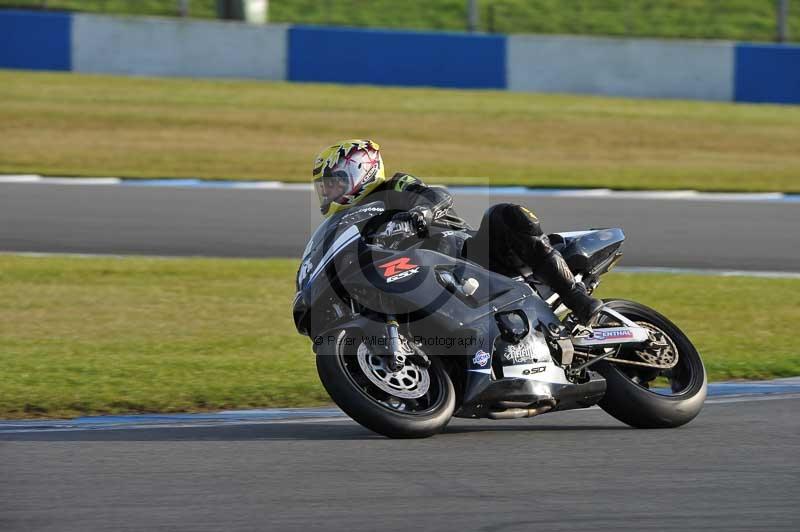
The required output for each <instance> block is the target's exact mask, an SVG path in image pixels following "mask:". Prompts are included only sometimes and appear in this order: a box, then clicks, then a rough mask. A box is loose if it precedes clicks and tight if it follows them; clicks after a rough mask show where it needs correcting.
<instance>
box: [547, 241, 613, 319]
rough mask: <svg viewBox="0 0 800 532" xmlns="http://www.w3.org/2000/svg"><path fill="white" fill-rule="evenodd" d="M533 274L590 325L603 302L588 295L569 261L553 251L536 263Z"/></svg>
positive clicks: (577, 316)
mask: <svg viewBox="0 0 800 532" xmlns="http://www.w3.org/2000/svg"><path fill="white" fill-rule="evenodd" d="M533 273H534V275H535V276H536V278H538V279H539V280H541V281H542V282H544V283H546V284H547V285H548V286H550V288H552V289H553V291H554V292H555V293H557V294H558V295H559V297H561V302H562V303H564V305H566V307H567V308H568V309H570V310H571V311H572V313H573V314H574V315H575V317H576V318H578V321H579V322H580V323H582V324H587V323H589V320H591V319H592V316H594V315H595V314H597V312H598V311H599V310H600V308H601V307H602V306H603V302H602V301H600V300H599V299H595V298H593V297H591V296H590V295H589V294H587V293H586V288H585V287H584V286H583V284H581V283H578V282H576V281H575V277H574V276H573V275H572V271H571V270H570V269H569V266H567V261H565V260H564V257H562V256H561V253H559V252H558V251H557V250H555V249H552V250H550V252H549V253H548V254H547V255H545V257H544V258H542V259H539V260H538V261H536V264H534V267H533Z"/></svg>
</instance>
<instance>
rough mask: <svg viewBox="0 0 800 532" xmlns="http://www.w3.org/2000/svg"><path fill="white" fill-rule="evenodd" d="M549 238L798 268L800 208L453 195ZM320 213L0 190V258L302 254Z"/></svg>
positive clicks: (163, 195) (262, 203)
mask: <svg viewBox="0 0 800 532" xmlns="http://www.w3.org/2000/svg"><path fill="white" fill-rule="evenodd" d="M502 201H512V202H518V203H519V202H522V203H525V204H528V205H530V206H532V207H533V208H534V210H535V211H536V212H537V214H538V215H539V217H540V219H541V220H542V223H543V225H544V228H545V230H547V231H549V232H555V231H568V230H579V229H586V228H590V227H622V228H623V229H624V230H625V233H626V235H627V237H628V239H627V242H626V245H625V248H624V251H625V257H624V259H623V261H622V265H624V266H662V267H676V268H715V269H742V270H774V271H794V272H796V271H800V231H798V230H797V228H798V227H800V203H778V202H767V201H763V202H761V201H749V202H745V201H738V202H734V201H723V200H720V201H697V200H680V199H636V200H633V199H627V198H615V197H598V198H569V197H520V196H508V195H491V196H481V195H465V194H456V206H457V210H458V212H459V213H460V214H461V215H462V216H464V217H465V218H467V220H468V221H469V222H470V223H472V224H473V225H475V226H477V224H478V222H479V220H480V216H481V213H482V212H483V211H484V210H485V209H486V208H487V207H488V206H489V205H492V204H494V203H498V202H502ZM319 221H320V217H319V215H318V209H317V207H316V205H315V197H314V196H313V193H311V192H309V191H307V190H281V189H264V190H231V189H214V188H177V187H175V188H173V187H136V186H113V185H112V186H101V185H98V186H76V185H52V184H48V185H42V184H0V250H2V251H26V252H70V253H111V254H143V255H189V256H193V255H199V256H222V257H299V256H300V254H301V253H302V250H303V248H304V247H305V243H306V241H307V240H308V237H309V235H310V234H311V232H312V231H313V229H314V228H315V227H316V226H317V225H318V223H319Z"/></svg>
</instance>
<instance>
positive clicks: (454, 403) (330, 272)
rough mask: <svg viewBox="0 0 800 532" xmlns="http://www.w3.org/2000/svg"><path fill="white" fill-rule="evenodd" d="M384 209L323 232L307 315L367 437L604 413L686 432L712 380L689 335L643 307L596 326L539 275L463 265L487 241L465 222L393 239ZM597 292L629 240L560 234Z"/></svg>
mask: <svg viewBox="0 0 800 532" xmlns="http://www.w3.org/2000/svg"><path fill="white" fill-rule="evenodd" d="M391 214H392V213H391V212H387V211H386V210H385V209H384V206H383V204H382V203H380V202H374V203H369V204H366V205H363V206H360V207H358V208H352V209H350V210H348V211H344V212H342V213H338V214H336V215H334V216H332V217H330V218H329V219H327V220H326V221H325V222H324V223H323V224H322V225H320V227H319V228H318V229H317V230H316V231H315V232H314V234H313V235H312V237H311V240H310V241H309V243H308V246H307V247H306V250H305V252H304V254H303V258H302V262H301V266H300V269H299V271H298V274H297V290H298V291H297V294H296V296H295V299H294V304H293V313H294V322H295V325H296V327H297V330H298V331H299V332H300V333H301V334H304V335H307V336H309V337H310V338H312V340H313V343H314V351H315V353H316V355H317V356H316V361H317V370H318V373H319V377H320V379H321V381H322V384H323V385H324V386H325V389H326V390H327V391H328V393H329V394H330V396H331V398H332V399H333V400H334V401H335V402H336V404H337V405H338V406H339V407H340V408H341V409H342V410H344V411H345V412H346V413H347V414H348V415H349V416H350V417H352V418H353V419H354V420H356V421H357V422H358V423H360V424H361V425H363V426H365V427H367V428H369V429H371V430H373V431H375V432H378V433H380V434H384V435H386V436H389V437H393V438H417V437H427V436H431V435H433V434H436V433H437V432H440V431H441V430H442V429H443V428H444V427H445V425H447V423H448V421H449V420H450V418H451V417H453V416H457V417H466V418H490V419H512V418H522V417H531V416H535V415H539V414H543V413H545V412H555V411H559V410H569V409H574V408H586V407H589V406H592V405H594V404H598V405H599V406H600V407H601V408H602V409H603V410H605V411H606V412H608V413H609V414H611V415H612V416H614V417H615V418H617V419H619V420H620V421H623V422H624V423H627V424H628V425H631V426H634V427H641V428H666V427H677V426H680V425H683V424H685V423H688V422H689V421H691V420H692V419H693V418H694V417H695V416H696V415H697V414H698V413H699V412H700V409H701V408H702V406H703V402H704V401H705V397H706V388H707V384H706V373H705V368H704V367H703V363H702V361H701V359H700V356H699V354H698V352H697V350H696V349H695V348H694V346H693V345H692V343H691V341H690V340H689V339H688V338H687V337H686V335H685V334H684V333H683V332H681V330H680V329H679V328H678V327H677V326H675V324H673V323H672V322H671V321H669V320H668V319H667V318H666V317H664V316H662V315H661V314H659V313H658V312H656V311H655V310H652V309H650V308H648V307H646V306H644V305H641V304H639V303H635V302H633V301H626V300H621V299H609V300H605V308H604V310H602V311H601V312H600V313H599V314H598V315H597V316H596V317H595V318H594V319H593V320H592V322H591V323H590V324H589V325H588V326H582V325H580V324H578V323H576V321H575V320H574V319H573V317H572V316H571V315H570V314H569V312H568V310H567V309H566V308H565V307H564V306H563V305H561V303H560V301H559V298H558V295H557V294H555V293H553V292H552V291H551V290H550V289H549V288H548V287H547V286H546V285H544V284H542V283H540V282H539V281H537V280H536V279H534V278H531V277H530V276H523V275H521V276H519V277H516V278H511V277H507V276H504V275H499V274H497V273H494V272H491V271H489V270H487V269H485V268H482V267H481V266H479V265H478V264H476V263H474V262H471V261H469V260H465V259H464V258H462V257H461V256H460V251H459V250H460V248H461V245H462V244H463V242H464V241H465V240H466V239H468V238H470V237H471V236H472V235H473V234H474V231H472V230H470V229H469V227H468V226H467V224H466V223H465V222H464V221H463V220H461V219H459V218H457V217H455V216H451V215H444V216H441V217H439V218H438V219H437V220H435V221H434V223H433V224H432V226H431V227H430V232H429V235H428V236H427V238H416V237H411V238H407V236H408V233H407V232H402V231H401V232H398V231H395V230H394V229H393V228H392V226H393V222H391V221H390V220H391ZM549 237H550V240H551V243H553V245H554V247H556V248H558V249H559V250H560V252H561V254H562V255H563V256H564V258H565V259H566V261H567V264H568V265H569V266H570V268H571V269H572V271H573V273H574V274H575V276H576V278H577V279H579V280H580V281H581V282H583V283H584V285H585V286H586V287H587V289H588V290H589V291H593V290H594V289H595V288H596V287H597V285H598V283H599V281H600V276H601V275H603V274H604V273H606V272H608V271H609V269H610V268H611V267H612V266H613V265H614V264H615V263H616V262H617V261H618V260H619V259H620V258H621V256H622V253H621V251H620V248H621V246H622V243H623V241H624V239H625V236H624V234H623V232H622V230H620V229H613V228H612V229H597V230H591V231H581V232H571V233H556V234H553V235H549Z"/></svg>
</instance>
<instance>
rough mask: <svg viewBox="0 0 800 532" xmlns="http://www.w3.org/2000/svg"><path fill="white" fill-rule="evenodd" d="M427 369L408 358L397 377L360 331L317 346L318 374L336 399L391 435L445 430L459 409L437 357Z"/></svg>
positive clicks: (359, 419) (375, 428)
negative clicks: (361, 337)
mask: <svg viewBox="0 0 800 532" xmlns="http://www.w3.org/2000/svg"><path fill="white" fill-rule="evenodd" d="M430 358H431V366H430V367H429V368H427V369H424V368H420V367H418V366H416V365H414V364H413V363H412V362H411V361H410V360H406V366H405V367H404V373H403V375H401V376H400V377H399V378H394V377H393V376H392V375H393V374H392V373H390V372H387V371H385V370H384V369H383V368H384V366H382V362H381V360H380V358H379V357H375V356H373V355H370V354H369V353H368V350H366V346H365V345H364V344H360V343H359V342H358V338H357V336H348V332H347V331H341V332H340V333H339V335H338V336H337V338H336V341H335V342H326V343H325V344H323V345H321V346H320V347H319V348H318V350H317V373H318V374H319V378H320V380H321V381H322V385H323V386H324V387H325V390H327V392H328V394H329V395H330V396H331V399H333V401H334V402H335V403H336V404H337V405H338V406H339V408H341V409H342V410H344V411H345V413H346V414H347V415H349V416H350V417H351V418H353V419H354V420H355V421H357V422H358V423H359V424H361V425H363V426H364V427H366V428H368V429H370V430H372V431H374V432H377V433H379V434H383V435H384V436H388V437H390V438H426V437H428V436H433V435H434V434H436V433H438V432H441V431H442V429H444V427H445V426H446V425H447V423H448V422H449V421H450V418H451V417H452V416H453V411H454V410H455V404H456V400H455V396H456V394H455V389H454V388H453V382H452V380H451V379H450V376H449V375H448V373H447V371H446V370H445V368H444V365H443V364H442V362H441V361H440V360H439V359H438V357H430Z"/></svg>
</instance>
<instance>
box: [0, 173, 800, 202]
mask: <svg viewBox="0 0 800 532" xmlns="http://www.w3.org/2000/svg"><path fill="white" fill-rule="evenodd" d="M465 180H466V179H465ZM170 181H171V180H170V179H131V178H118V177H58V176H53V177H46V176H40V175H34V174H20V175H0V184H2V183H39V184H51V185H128V186H162V187H164V186H166V187H170V186H174V187H178V188H221V189H262V190H302V191H310V190H312V188H313V187H312V186H311V184H310V183H286V182H283V181H225V180H217V181H215V180H202V179H178V178H176V179H175V180H174V183H171V182H170ZM443 186H447V185H443ZM450 188H451V189H452V190H453V191H454V193H456V194H460V195H482V196H486V195H489V196H491V195H496V196H500V195H506V196H508V195H510V196H547V197H568V198H617V199H645V200H684V201H685V200H690V201H723V202H725V201H734V202H735V201H749V202H752V201H770V202H773V201H777V202H786V203H800V195H798V194H788V195H787V194H783V193H781V192H700V191H697V190H611V189H608V188H587V189H536V188H527V187H524V186H491V187H490V186H464V185H450Z"/></svg>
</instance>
